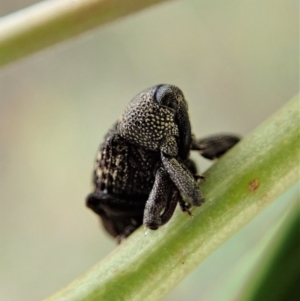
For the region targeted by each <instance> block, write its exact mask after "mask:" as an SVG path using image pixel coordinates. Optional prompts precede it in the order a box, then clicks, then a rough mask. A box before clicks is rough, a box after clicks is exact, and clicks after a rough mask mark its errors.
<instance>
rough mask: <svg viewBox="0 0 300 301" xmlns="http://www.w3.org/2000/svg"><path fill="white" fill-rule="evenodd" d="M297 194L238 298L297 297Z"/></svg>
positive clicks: (299, 275) (299, 258)
mask: <svg viewBox="0 0 300 301" xmlns="http://www.w3.org/2000/svg"><path fill="white" fill-rule="evenodd" d="M299 279H300V207H299V198H298V199H297V201H296V202H295V204H294V206H293V208H292V210H291V212H290V214H289V215H288V216H287V217H286V218H285V221H284V223H283V224H282V225H281V227H280V229H279V230H278V231H277V233H276V234H275V235H274V237H273V240H272V241H271V242H270V243H269V245H268V247H267V249H266V250H265V252H264V254H263V256H262V258H260V260H259V261H258V264H257V265H256V268H255V270H254V271H253V273H252V275H251V277H250V279H249V280H248V281H247V284H246V286H245V288H244V290H243V292H242V294H241V295H240V297H239V299H238V300H240V301H260V300H261V301H263V300H268V301H281V300H299V299H300V290H299Z"/></svg>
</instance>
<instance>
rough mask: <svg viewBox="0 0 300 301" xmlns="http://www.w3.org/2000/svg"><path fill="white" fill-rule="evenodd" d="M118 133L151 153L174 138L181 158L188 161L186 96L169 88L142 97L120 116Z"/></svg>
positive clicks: (189, 139) (151, 89) (188, 129)
mask: <svg viewBox="0 0 300 301" xmlns="http://www.w3.org/2000/svg"><path fill="white" fill-rule="evenodd" d="M118 133H119V134H120V135H121V136H122V137H123V138H125V139H126V140H128V141H130V142H132V143H134V144H136V145H140V146H143V147H145V148H148V149H151V150H159V149H160V147H161V145H162V143H163V142H164V141H165V139H166V138H168V137H175V138H176V140H177V145H178V153H179V156H180V157H181V158H183V159H184V158H186V157H187V154H188V152H189V149H190V144H191V126H190V121H189V116H188V112H187V103H186V101H185V99H184V96H183V93H182V92H181V90H180V89H179V88H177V87H175V86H172V85H166V84H165V85H158V86H154V87H152V88H149V89H147V90H145V91H143V92H141V93H139V94H138V95H137V96H135V97H134V98H133V100H132V101H131V102H130V103H129V105H128V106H127V108H126V109H125V111H124V113H123V115H122V116H121V118H120V120H119V122H118Z"/></svg>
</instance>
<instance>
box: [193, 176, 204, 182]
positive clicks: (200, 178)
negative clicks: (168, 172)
mask: <svg viewBox="0 0 300 301" xmlns="http://www.w3.org/2000/svg"><path fill="white" fill-rule="evenodd" d="M193 176H194V179H195V180H196V181H199V182H200V181H201V180H203V181H205V180H206V177H205V176H201V175H198V174H195V175H193Z"/></svg>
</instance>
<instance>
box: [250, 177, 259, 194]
mask: <svg viewBox="0 0 300 301" xmlns="http://www.w3.org/2000/svg"><path fill="white" fill-rule="evenodd" d="M259 184H260V182H259V180H258V179H253V180H252V181H250V182H249V184H248V189H249V190H250V191H252V192H253V191H256V190H257V188H258V187H259Z"/></svg>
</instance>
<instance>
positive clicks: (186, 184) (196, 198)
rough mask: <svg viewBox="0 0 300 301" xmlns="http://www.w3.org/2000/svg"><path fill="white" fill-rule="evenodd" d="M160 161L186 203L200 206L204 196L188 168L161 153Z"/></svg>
mask: <svg viewBox="0 0 300 301" xmlns="http://www.w3.org/2000/svg"><path fill="white" fill-rule="evenodd" d="M161 159H162V163H163V166H164V169H165V170H166V172H167V173H168V174H169V176H170V178H171V180H172V181H173V183H174V184H175V186H176V187H177V188H178V189H179V191H180V193H181V194H182V195H183V196H184V197H186V198H187V202H189V203H191V204H192V205H194V206H200V205H201V204H202V203H203V202H204V196H203V194H202V192H201V191H200V189H199V185H198V183H197V181H195V179H194V176H193V175H192V174H191V173H190V171H189V170H188V168H187V167H186V166H184V165H183V164H180V163H179V162H178V161H177V160H176V159H175V158H172V157H169V156H167V155H165V154H163V153H161Z"/></svg>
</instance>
